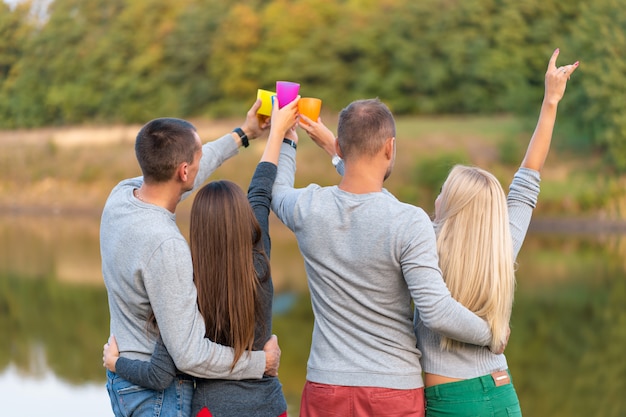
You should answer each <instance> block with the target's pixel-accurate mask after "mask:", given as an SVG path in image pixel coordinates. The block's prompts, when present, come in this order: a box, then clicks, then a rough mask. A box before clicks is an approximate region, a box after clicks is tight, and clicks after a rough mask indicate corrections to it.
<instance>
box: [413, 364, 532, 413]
mask: <svg viewBox="0 0 626 417" xmlns="http://www.w3.org/2000/svg"><path fill="white" fill-rule="evenodd" d="M507 372H508V371H507ZM424 394H425V396H426V417H444V416H445V417H450V416H457V417H461V416H463V417H509V416H516V417H520V416H521V415H522V410H521V409H520V405H519V400H518V398H517V393H516V392H515V387H514V386H513V382H512V380H511V379H510V374H509V379H508V383H506V384H504V385H499V386H496V379H494V377H492V375H485V376H481V377H478V378H472V379H467V380H464V381H458V382H452V383H449V384H440V385H435V386H432V387H428V388H426V389H425V390H424Z"/></svg>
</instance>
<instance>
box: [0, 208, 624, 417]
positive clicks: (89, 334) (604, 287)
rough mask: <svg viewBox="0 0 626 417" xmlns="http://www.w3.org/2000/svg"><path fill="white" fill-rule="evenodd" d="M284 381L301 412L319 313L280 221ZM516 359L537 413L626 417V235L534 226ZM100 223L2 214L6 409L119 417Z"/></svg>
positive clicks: (519, 296)
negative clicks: (107, 365) (105, 361)
mask: <svg viewBox="0 0 626 417" xmlns="http://www.w3.org/2000/svg"><path fill="white" fill-rule="evenodd" d="M272 227H273V229H272V233H273V254H272V255H273V257H272V266H273V268H274V274H275V279H276V289H277V296H278V297H279V298H278V300H277V307H278V310H279V311H277V312H276V314H275V318H274V331H275V333H277V334H278V336H279V341H280V345H281V349H282V352H283V356H282V359H281V369H280V376H281V381H282V383H283V386H284V391H285V395H286V396H287V399H288V403H289V405H290V415H292V416H295V415H297V409H298V405H299V398H300V392H301V389H302V386H303V384H304V378H305V373H306V360H307V357H308V349H309V344H310V337H311V335H310V332H311V326H312V315H311V311H310V304H309V303H308V295H307V292H306V282H305V277H304V268H303V265H302V261H301V258H299V254H298V252H297V247H296V245H295V241H294V240H293V238H292V236H291V235H290V234H289V233H286V232H285V230H284V229H281V228H280V226H276V225H273V226H272ZM518 264H519V265H518V273H517V279H518V288H517V293H516V301H515V307H514V314H513V319H512V334H511V339H510V342H509V346H508V348H507V351H506V354H507V358H508V362H509V367H510V369H511V372H512V374H513V379H514V382H515V385H516V388H517V391H518V394H519V397H520V401H521V403H522V410H523V412H524V415H525V416H527V417H529V416H615V417H617V416H625V415H626V400H625V399H624V394H623V393H624V392H625V391H626V361H625V360H624V356H623V352H624V346H626V308H625V306H626V280H625V276H626V274H625V272H626V239H625V236H623V235H620V234H610V233H609V234H602V235H593V234H587V235H574V234H563V233H560V234H549V233H539V232H531V233H530V235H529V236H528V238H527V240H526V242H525V244H524V247H523V249H522V252H521V254H520V257H519V260H518ZM108 323H109V314H108V307H107V299H106V291H105V288H104V285H103V284H102V278H101V275H100V258H99V247H98V219H93V218H80V217H79V218H72V219H66V218H60V217H20V216H10V215H5V216H0V334H2V338H0V398H1V399H2V412H1V413H0V414H1V415H3V416H24V417H30V416H41V415H51V416H65V417H73V416H85V415H89V416H95V417H99V416H107V417H110V416H112V412H111V411H110V405H109V400H108V396H107V394H106V390H105V388H104V372H103V368H102V365H101V355H102V345H103V343H104V342H105V340H106V338H107V335H108V331H109V328H108Z"/></svg>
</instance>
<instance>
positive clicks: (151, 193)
mask: <svg viewBox="0 0 626 417" xmlns="http://www.w3.org/2000/svg"><path fill="white" fill-rule="evenodd" d="M134 195H135V197H136V198H138V199H139V200H141V201H143V202H144V203H147V204H153V205H155V206H159V207H163V208H164V209H166V210H169V211H170V212H172V213H175V212H176V206H177V205H178V202H179V201H180V196H181V194H180V191H179V190H178V188H176V187H173V185H172V184H170V183H169V182H167V183H159V184H146V183H143V184H142V186H141V187H140V188H137V189H135V192H134Z"/></svg>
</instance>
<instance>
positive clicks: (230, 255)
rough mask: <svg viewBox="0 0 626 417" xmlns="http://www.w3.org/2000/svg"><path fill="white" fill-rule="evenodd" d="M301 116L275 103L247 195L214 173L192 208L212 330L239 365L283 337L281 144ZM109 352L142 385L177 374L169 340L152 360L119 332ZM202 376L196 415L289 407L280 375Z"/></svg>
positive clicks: (198, 271) (110, 364)
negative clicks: (278, 322)
mask: <svg viewBox="0 0 626 417" xmlns="http://www.w3.org/2000/svg"><path fill="white" fill-rule="evenodd" d="M296 117H297V100H296V101H294V102H292V103H291V104H289V105H286V106H285V107H283V108H282V109H280V110H279V109H274V112H273V115H272V121H271V128H270V133H269V138H268V141H267V144H266V146H265V150H264V152H263V155H262V156H261V160H260V162H259V164H258V165H257V168H256V171H255V173H254V175H253V177H252V180H251V182H250V186H249V188H248V194H247V197H246V194H245V193H244V192H243V190H242V189H241V188H240V187H239V186H238V185H237V184H235V183H233V182H231V181H228V180H221V181H213V182H210V183H209V184H207V185H205V186H204V187H203V188H202V189H200V190H199V191H198V194H197V195H196V197H195V199H194V202H193V205H192V208H191V221H190V232H189V240H190V242H189V247H190V249H191V257H192V262H193V270H194V282H195V284H196V288H197V294H198V308H199V310H200V312H201V313H202V316H203V318H204V321H205V327H206V337H208V338H209V339H211V340H213V341H215V342H217V343H220V344H222V345H226V346H231V347H232V348H233V349H234V352H235V354H234V360H233V363H232V364H231V368H230V369H231V370H232V369H233V368H234V366H235V364H236V363H237V361H238V360H239V359H240V358H241V357H242V356H243V355H246V354H247V353H248V352H250V351H252V350H261V349H263V346H264V345H265V343H266V342H267V341H268V339H269V338H270V337H275V336H272V333H271V331H272V315H271V310H272V298H273V294H274V290H273V284H272V279H271V274H270V262H269V254H270V236H269V221H268V216H269V212H270V200H271V192H272V186H273V184H274V179H275V177H276V168H277V164H278V156H279V153H280V147H281V146H283V142H285V143H287V144H288V145H290V146H294V147H295V146H296V143H297V139H298V138H297V135H296V132H295V124H296ZM283 138H285V139H284V140H283ZM284 146H287V145H284ZM104 356H105V364H106V366H107V368H109V370H111V371H113V372H116V373H118V374H120V375H121V376H122V377H123V378H125V379H127V380H129V381H131V382H134V383H136V384H138V385H140V386H144V387H148V388H152V389H157V390H158V389H161V387H162V386H163V385H164V384H169V382H168V379H169V380H170V382H171V378H173V376H174V375H175V374H176V367H175V364H174V363H173V361H172V360H171V357H170V356H169V354H168V353H167V350H166V349H165V346H164V344H163V343H162V342H159V343H157V346H156V349H155V352H154V353H153V356H152V360H151V361H150V362H147V361H137V360H129V359H126V358H119V357H118V356H119V354H118V352H117V346H116V344H115V339H114V338H111V340H110V342H109V345H108V346H106V345H105V349H104ZM234 377H235V376H234ZM195 381H196V389H195V391H194V394H193V399H192V400H191V415H193V416H200V417H209V416H215V417H219V416H240V415H245V416H263V417H277V416H286V415H287V404H286V401H285V398H284V395H283V392H282V385H281V384H280V382H279V380H278V378H276V377H271V376H264V377H263V378H262V379H260V380H242V381H238V380H222V379H220V380H218V379H200V378H196V380H195ZM183 417H184V416H183Z"/></svg>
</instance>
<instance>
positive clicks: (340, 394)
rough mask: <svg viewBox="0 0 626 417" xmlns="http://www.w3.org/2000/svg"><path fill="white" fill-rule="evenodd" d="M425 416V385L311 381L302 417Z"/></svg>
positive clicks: (304, 395) (303, 399) (303, 402)
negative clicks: (397, 386) (350, 384)
mask: <svg viewBox="0 0 626 417" xmlns="http://www.w3.org/2000/svg"><path fill="white" fill-rule="evenodd" d="M338 416H342V417H361V416H362V417H376V416H385V417H424V388H416V389H409V390H401V389H390V388H375V387H345V386H340V385H326V384H319V383H316V382H309V381H307V382H306V384H305V385H304V390H303V391H302V400H301V403H300V417H338Z"/></svg>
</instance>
